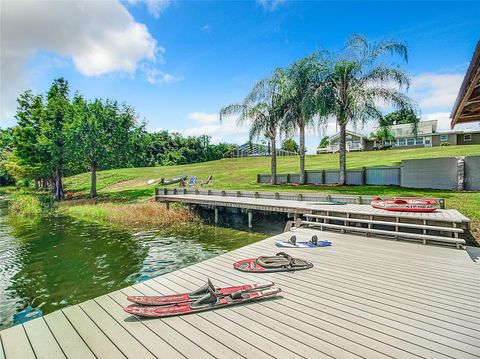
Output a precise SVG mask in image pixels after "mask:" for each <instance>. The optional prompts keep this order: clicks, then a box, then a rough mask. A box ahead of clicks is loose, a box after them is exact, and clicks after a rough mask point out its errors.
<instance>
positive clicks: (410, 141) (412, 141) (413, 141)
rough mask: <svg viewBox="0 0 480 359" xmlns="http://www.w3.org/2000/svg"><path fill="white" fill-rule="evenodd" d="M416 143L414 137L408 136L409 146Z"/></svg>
mask: <svg viewBox="0 0 480 359" xmlns="http://www.w3.org/2000/svg"><path fill="white" fill-rule="evenodd" d="M414 144H415V140H414V139H413V138H407V146H413V145H414Z"/></svg>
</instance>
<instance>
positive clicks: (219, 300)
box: [123, 288, 281, 318]
mask: <svg viewBox="0 0 480 359" xmlns="http://www.w3.org/2000/svg"><path fill="white" fill-rule="evenodd" d="M280 292H281V289H279V288H271V289H267V290H259V291H254V292H249V291H241V290H239V291H236V292H233V293H230V294H228V295H225V296H218V295H217V294H216V293H215V292H214V291H213V290H209V291H208V293H207V294H205V295H204V296H203V297H201V298H198V299H197V300H196V301H194V302H187V303H180V304H176V305H170V306H165V305H162V306H156V307H152V306H142V305H138V304H132V305H129V306H128V307H125V308H123V310H124V311H125V312H127V313H129V314H133V315H137V316H140V317H150V318H159V317H171V316H174V315H185V314H191V313H197V312H204V311H207V310H215V309H218V308H223V307H228V306H232V305H238V304H243V303H248V302H253V301H257V300H261V299H264V298H268V297H273V296H276V295H277V294H278V293H280Z"/></svg>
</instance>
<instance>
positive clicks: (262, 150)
mask: <svg viewBox="0 0 480 359" xmlns="http://www.w3.org/2000/svg"><path fill="white" fill-rule="evenodd" d="M276 152H277V156H295V155H297V153H295V152H291V151H286V150H282V149H281V148H277V151H276ZM270 154H271V150H270V144H269V143H268V144H260V143H252V142H247V143H244V144H243V145H240V146H235V147H234V148H233V149H232V150H231V151H230V152H229V154H228V155H226V156H225V157H259V156H270Z"/></svg>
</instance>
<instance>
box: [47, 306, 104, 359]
mask: <svg viewBox="0 0 480 359" xmlns="http://www.w3.org/2000/svg"><path fill="white" fill-rule="evenodd" d="M43 318H44V319H45V322H46V323H47V325H48V327H49V328H50V331H51V332H52V334H53V336H54V337H55V339H56V340H57V342H58V343H59V345H60V347H61V348H62V350H63V352H64V353H65V355H66V356H67V357H68V358H74V359H93V358H95V355H93V353H92V351H91V350H90V349H89V348H88V346H87V345H86V344H85V342H84V341H83V340H82V338H81V337H80V335H78V333H77V332H76V330H75V329H74V328H73V326H72V325H71V324H70V322H69V321H68V320H67V318H66V317H65V315H64V314H63V312H62V311H60V310H58V311H56V312H53V313H51V314H48V315H46V316H44V317H43Z"/></svg>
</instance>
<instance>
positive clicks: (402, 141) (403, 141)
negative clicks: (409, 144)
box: [398, 138, 405, 146]
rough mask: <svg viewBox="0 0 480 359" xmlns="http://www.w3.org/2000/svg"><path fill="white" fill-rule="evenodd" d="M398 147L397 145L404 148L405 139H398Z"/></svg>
mask: <svg viewBox="0 0 480 359" xmlns="http://www.w3.org/2000/svg"><path fill="white" fill-rule="evenodd" d="M398 145H399V146H405V139H404V138H400V139H399V140H398Z"/></svg>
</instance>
